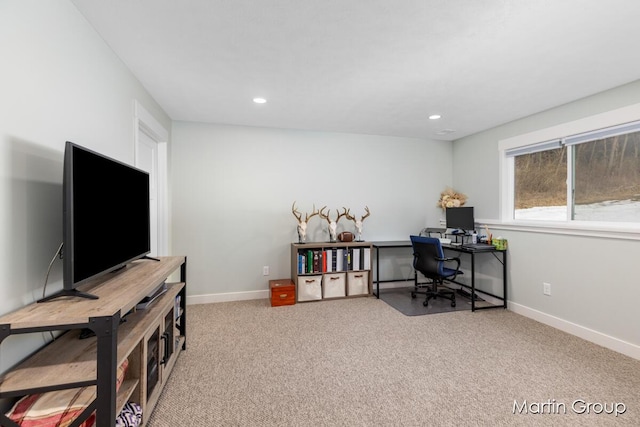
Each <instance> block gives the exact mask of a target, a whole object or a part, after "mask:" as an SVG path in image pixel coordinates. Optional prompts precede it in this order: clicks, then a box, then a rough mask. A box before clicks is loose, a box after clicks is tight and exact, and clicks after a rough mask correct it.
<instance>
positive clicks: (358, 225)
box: [348, 206, 371, 241]
mask: <svg viewBox="0 0 640 427" xmlns="http://www.w3.org/2000/svg"><path fill="white" fill-rule="evenodd" d="M364 210H365V212H366V214H364V215H362V216H361V217H360V219H358V220H356V218H355V217H354V216H350V217H348V218H349V219H350V220H352V221H353V222H355V224H356V228H357V229H358V241H361V240H362V239H361V237H362V223H363V222H364V220H365V218H367V217H368V216H369V215H371V211H369V207H368V206H365V207H364Z"/></svg>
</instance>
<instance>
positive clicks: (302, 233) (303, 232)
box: [291, 201, 320, 243]
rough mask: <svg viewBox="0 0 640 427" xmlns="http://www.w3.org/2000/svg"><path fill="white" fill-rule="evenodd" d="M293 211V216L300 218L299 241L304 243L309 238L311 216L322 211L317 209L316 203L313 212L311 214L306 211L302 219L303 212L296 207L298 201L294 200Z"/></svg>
mask: <svg viewBox="0 0 640 427" xmlns="http://www.w3.org/2000/svg"><path fill="white" fill-rule="evenodd" d="M291 212H292V213H293V216H294V217H295V218H296V219H297V220H298V242H299V243H304V242H305V241H306V240H307V223H308V222H309V220H310V219H311V218H313V217H314V216H316V215H318V214H319V213H320V211H317V210H316V205H313V211H312V212H311V215H309V214H308V213H305V215H304V220H302V213H301V212H300V211H299V210H297V209H296V202H295V201H294V202H293V205H292V206H291Z"/></svg>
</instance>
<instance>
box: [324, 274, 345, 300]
mask: <svg viewBox="0 0 640 427" xmlns="http://www.w3.org/2000/svg"><path fill="white" fill-rule="evenodd" d="M345 281H346V277H345V274H344V273H327V274H325V275H324V276H323V278H322V297H323V298H335V297H344V296H346V293H345Z"/></svg>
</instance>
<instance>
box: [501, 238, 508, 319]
mask: <svg viewBox="0 0 640 427" xmlns="http://www.w3.org/2000/svg"><path fill="white" fill-rule="evenodd" d="M502 295H503V296H504V301H503V302H504V304H503V307H504V308H507V251H503V252H502Z"/></svg>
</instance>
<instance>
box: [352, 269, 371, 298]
mask: <svg viewBox="0 0 640 427" xmlns="http://www.w3.org/2000/svg"><path fill="white" fill-rule="evenodd" d="M367 294H369V272H368V271H350V272H348V273H347V295H349V296H351V295H367Z"/></svg>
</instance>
